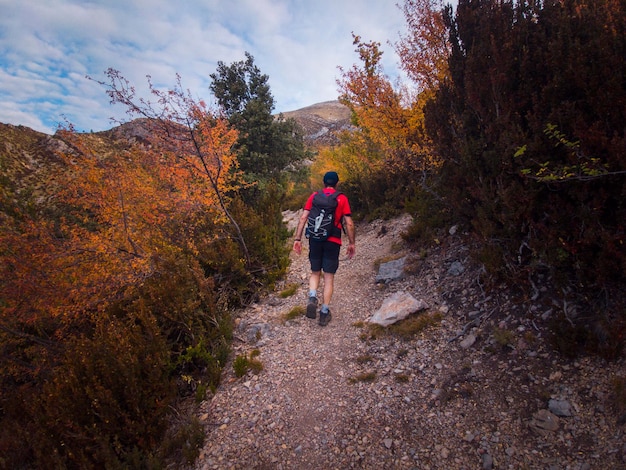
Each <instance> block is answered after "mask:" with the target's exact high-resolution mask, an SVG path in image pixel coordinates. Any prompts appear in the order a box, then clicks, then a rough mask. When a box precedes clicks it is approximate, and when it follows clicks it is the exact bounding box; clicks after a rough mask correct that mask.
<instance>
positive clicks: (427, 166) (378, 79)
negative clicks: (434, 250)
mask: <svg viewBox="0 0 626 470" xmlns="http://www.w3.org/2000/svg"><path fill="white" fill-rule="evenodd" d="M353 40H354V45H355V46H356V52H357V53H358V54H359V59H360V61H361V65H360V66H358V65H354V66H353V67H352V68H351V69H349V70H344V69H341V68H340V70H341V72H342V78H341V79H340V80H338V82H337V83H338V85H339V90H340V92H341V95H340V100H341V101H342V102H343V103H344V104H346V105H347V106H348V107H349V108H350V110H351V112H352V122H353V124H354V125H355V126H356V127H357V131H356V132H348V133H345V134H344V135H343V137H342V138H343V143H342V145H343V149H342V150H341V152H342V153H344V154H345V153H346V152H348V154H351V155H352V156H351V157H349V158H348V160H347V161H348V162H353V164H351V168H349V169H348V174H349V175H350V178H352V179H353V180H354V182H355V183H356V184H354V186H355V187H357V188H361V197H359V198H358V199H357V201H358V200H360V201H361V202H362V203H363V204H364V207H363V209H365V210H366V211H367V212H372V211H374V212H375V208H376V207H381V206H384V205H385V204H386V202H388V201H391V202H392V205H394V206H395V207H402V206H403V204H405V202H406V200H407V198H408V197H410V196H411V193H410V192H411V191H412V190H413V189H414V188H417V187H419V186H420V185H421V182H423V181H424V180H423V178H422V176H423V174H424V173H425V172H429V171H431V170H432V169H433V168H436V167H437V165H438V162H437V160H436V159H435V158H433V154H432V153H431V152H430V151H429V148H428V138H427V136H426V134H425V133H424V129H423V114H422V110H421V109H420V105H419V103H418V102H416V101H412V99H411V96H410V94H408V93H405V92H404V91H403V90H402V89H400V90H395V89H394V87H393V85H392V84H391V82H390V81H389V79H388V77H386V75H385V74H384V70H383V68H382V65H381V63H380V61H381V57H382V51H381V50H380V43H377V42H364V41H362V39H361V38H360V37H359V36H357V35H353ZM344 156H346V155H344ZM366 182H367V183H366ZM407 188H411V190H410V191H408V192H407ZM357 207H358V206H357Z"/></svg>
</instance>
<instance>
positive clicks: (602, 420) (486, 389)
mask: <svg viewBox="0 0 626 470" xmlns="http://www.w3.org/2000/svg"><path fill="white" fill-rule="evenodd" d="M408 224H410V218H408V217H402V218H398V219H396V220H393V221H388V222H382V221H375V222H373V223H371V224H368V225H360V226H358V227H357V254H356V256H355V258H354V259H352V260H346V259H344V258H345V248H343V249H342V255H341V258H342V261H341V263H340V268H339V271H338V273H337V275H336V281H335V294H334V297H333V302H332V305H331V310H332V312H333V319H332V321H331V323H330V324H329V325H328V326H327V327H320V326H319V325H318V324H317V322H316V321H313V320H310V319H307V318H306V317H304V316H301V317H298V318H297V319H295V320H290V321H285V320H284V315H285V314H286V313H288V312H289V311H290V310H291V309H292V308H293V307H294V306H296V305H302V306H304V303H305V301H306V292H307V287H308V271H309V268H308V260H307V254H308V252H307V251H306V249H305V250H304V252H303V253H302V255H301V256H297V255H295V254H293V253H292V264H291V267H290V270H289V274H288V276H287V279H286V280H285V283H284V285H289V284H292V283H296V284H298V285H299V288H298V292H297V293H296V295H295V296H293V297H289V298H287V299H281V298H280V297H279V296H278V295H277V294H275V295H271V296H269V297H268V298H265V299H263V300H262V301H261V302H260V303H259V304H258V305H254V306H252V307H251V308H249V309H247V310H245V311H244V312H242V313H241V317H240V325H239V328H238V333H237V335H238V337H239V340H238V341H236V344H235V352H234V354H233V357H235V356H236V355H237V354H243V353H248V352H250V351H251V350H253V349H258V350H259V351H260V355H259V356H258V359H259V360H260V361H261V362H262V364H263V370H262V371H261V373H259V374H258V375H254V374H248V375H247V376H245V377H243V378H236V377H235V376H234V373H233V369H232V366H231V365H229V366H228V367H227V368H226V370H225V374H224V379H223V384H222V385H221V386H220V388H219V389H218V391H217V393H216V395H215V396H213V397H211V399H210V400H208V401H206V402H205V403H204V404H203V405H202V409H201V419H202V421H203V422H204V424H205V425H206V430H207V436H206V442H205V446H204V448H203V449H202V451H201V455H200V458H199V459H198V461H197V462H196V467H195V468H197V469H202V470H206V469H230V468H233V469H334V468H337V469H346V468H366V469H381V468H393V469H396V468H397V469H404V468H406V469H411V468H419V469H439V468H441V469H443V468H446V469H475V468H487V469H488V468H515V469H517V468H555V469H566V468H570V469H580V470H582V469H584V468H590V469H592V468H626V466H624V460H623V459H624V455H626V447H624V444H623V441H624V427H623V426H621V427H620V426H619V425H617V424H616V423H615V421H616V420H615V419H614V418H611V417H610V416H611V413H612V411H611V408H610V406H609V395H610V388H611V385H610V378H611V377H616V376H620V374H621V376H624V362H623V361H621V362H619V363H617V364H611V365H606V364H601V363H599V362H598V361H595V360H593V359H584V360H581V361H577V362H573V363H572V362H567V361H560V362H559V361H555V360H553V358H552V356H551V355H550V354H549V353H548V352H547V351H546V350H545V349H544V347H543V346H541V343H542V342H543V339H542V338H541V334H540V333H535V335H536V336H538V337H539V338H538V339H539V340H540V341H539V343H538V344H537V345H535V346H531V345H525V346H523V345H522V344H520V343H519V342H518V343H517V344H516V345H515V347H514V348H507V349H506V350H504V351H503V350H496V352H493V350H492V349H490V344H492V343H493V340H490V338H489V335H488V334H487V331H489V330H490V329H491V328H493V326H494V324H496V325H500V326H503V323H502V322H503V321H504V322H505V323H504V326H506V327H507V328H509V327H510V329H511V330H512V331H514V332H519V334H520V335H522V333H523V332H524V331H527V330H525V329H526V328H528V327H527V326H526V325H524V324H523V322H521V321H519V322H516V321H515V320H511V318H512V316H511V315H510V313H513V310H514V309H515V306H514V305H512V304H510V303H509V302H508V301H507V297H506V295H502V296H499V297H497V300H496V297H495V296H493V295H492V296H491V297H488V296H486V294H485V293H484V292H482V289H481V287H480V285H479V283H478V282H477V278H478V270H479V267H474V268H472V267H471V263H470V261H469V259H468V251H467V249H466V248H465V247H464V246H463V243H462V242H461V241H460V240H457V241H456V242H455V243H450V244H444V245H442V246H441V247H440V249H437V250H435V251H433V252H432V253H430V254H429V256H428V257H427V258H425V259H421V261H420V262H419V269H416V271H415V273H414V274H413V275H409V276H407V278H406V279H404V280H402V281H398V282H396V283H393V284H391V285H389V286H378V285H376V283H375V276H376V271H375V265H376V263H377V262H380V261H381V260H384V259H389V258H391V257H398V256H400V255H402V254H404V253H403V251H402V250H403V243H402V239H401V235H400V234H401V232H402V231H403V230H404V229H405V228H406V227H407V226H408ZM454 261H456V262H461V263H462V264H463V265H464V266H466V267H467V268H466V270H465V272H464V273H463V275H460V276H457V277H454V278H451V276H449V275H447V270H448V267H449V265H450V263H451V262H454ZM399 290H403V291H408V292H410V293H411V294H412V295H413V296H414V297H416V298H419V299H423V300H425V301H426V302H427V303H429V305H430V306H431V309H430V311H431V313H432V312H441V313H442V314H443V320H442V321H441V323H440V324H439V325H438V326H436V327H434V328H431V329H429V330H426V332H424V333H422V334H419V335H417V336H416V337H414V338H413V339H411V340H399V339H395V338H392V337H382V338H377V339H375V340H372V339H365V338H364V332H365V331H366V330H365V328H364V327H363V326H362V322H364V321H366V320H367V319H368V318H369V317H370V316H371V315H372V313H373V312H374V311H375V310H376V309H378V308H379V307H380V305H381V304H382V301H383V300H384V298H385V297H387V296H388V295H390V294H391V293H392V292H395V291H399ZM278 291H280V288H278V289H277V293H278ZM494 302H496V303H495V304H494ZM494 305H495V307H494ZM495 310H497V311H495ZM471 312H483V313H481V316H480V317H479V318H483V319H484V321H483V322H482V323H480V322H477V323H476V326H475V327H474V328H471V329H467V330H466V332H465V334H464V335H459V333H460V332H461V331H462V330H463V328H464V327H465V326H466V325H467V320H468V318H469V317H468V314H469V313H471ZM489 312H491V313H489ZM494 312H495V313H494ZM503 319H504V320H503ZM506 322H509V323H508V324H507V323H506ZM251 327H253V328H252V331H256V330H255V328H256V329H258V330H259V331H261V333H260V334H258V335H254V334H252V335H251V337H248V336H247V333H246V332H249V331H251ZM469 334H472V335H474V337H475V338H477V340H476V343H475V344H474V345H473V346H471V347H468V348H465V347H461V346H460V345H459V343H460V341H461V340H463V339H465V338H466V337H467V336H468V335H469ZM457 336H458V339H457V340H455V341H450V340H451V338H454V337H457ZM489 341H491V343H490V342H489ZM524 348H525V349H524ZM601 367H604V370H602V369H600V368H601ZM366 377H370V378H371V379H372V380H365V378H366ZM559 394H560V395H559ZM557 395H558V396H563V397H564V398H567V399H568V400H570V402H571V403H572V404H573V406H574V407H575V408H576V413H575V417H572V418H571V419H570V418H561V424H560V427H559V430H558V431H555V432H551V433H548V434H547V435H546V436H538V435H536V434H534V433H533V432H532V431H531V430H530V428H529V422H530V420H531V419H532V414H533V413H534V412H536V411H537V410H539V409H542V408H545V407H546V399H547V398H548V397H549V396H557Z"/></svg>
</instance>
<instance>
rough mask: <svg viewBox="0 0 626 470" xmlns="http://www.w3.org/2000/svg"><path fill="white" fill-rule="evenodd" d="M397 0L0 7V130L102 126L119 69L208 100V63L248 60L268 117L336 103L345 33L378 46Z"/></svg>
mask: <svg viewBox="0 0 626 470" xmlns="http://www.w3.org/2000/svg"><path fill="white" fill-rule="evenodd" d="M395 4H396V1H395V0H352V1H350V2H342V1H338V0H316V1H307V0H232V1H225V0H186V1H181V2H172V1H170V0H124V1H121V0H95V1H91V2H84V1H81V0H23V1H22V2H15V1H14V0H0V9H1V10H2V12H3V14H2V17H1V18H0V84H1V86H0V103H2V109H0V122H9V123H13V124H23V125H27V126H28V127H32V128H34V129H36V130H39V131H42V132H46V133H52V132H54V131H55V129H56V126H57V124H58V123H59V122H60V121H62V120H63V116H65V117H66V118H67V119H68V120H69V121H70V122H72V123H74V124H75V125H76V127H77V128H78V129H81V130H96V131H97V130H104V129H108V128H110V127H111V121H110V119H109V118H110V117H116V118H123V117H124V111H125V110H124V109H121V108H120V107H112V106H111V105H110V104H109V99H108V96H107V95H106V93H105V90H104V89H103V88H102V87H101V86H99V85H98V84H97V83H95V82H93V81H90V80H87V79H86V78H85V76H86V75H89V76H91V77H93V78H95V79H103V78H104V71H105V70H106V69H108V68H109V67H112V68H115V69H117V70H119V71H120V72H121V73H122V74H123V75H124V76H125V77H126V78H128V79H129V80H130V81H131V83H133V84H134V85H135V86H136V87H137V89H138V91H139V92H140V93H147V90H146V88H147V87H146V75H150V76H151V77H152V79H153V81H154V83H155V84H157V85H158V86H162V87H171V86H173V85H174V81H175V76H176V74H177V73H178V74H180V75H181V77H182V81H183V86H184V87H185V88H188V89H190V90H191V91H192V93H193V94H194V95H195V96H198V97H203V98H205V99H208V98H210V92H209V84H210V77H209V76H210V74H211V73H214V72H215V70H216V68H217V63H218V61H222V62H224V63H226V64H231V63H232V62H235V61H240V60H244V58H245V57H244V53H245V52H246V51H247V52H250V53H251V54H252V55H253V56H254V58H255V64H256V65H257V66H258V67H259V68H260V70H261V72H263V73H265V74H267V75H269V77H270V86H271V91H272V94H273V95H274V98H275V101H276V111H278V112H279V111H290V110H293V109H298V108H301V107H304V106H308V105H310V104H314V103H316V102H320V101H326V100H332V99H336V98H337V95H338V91H337V85H336V79H337V78H338V77H339V71H338V69H337V67H338V66H343V67H344V68H349V67H350V66H351V65H352V64H353V63H355V62H357V60H358V57H357V55H356V53H355V52H354V46H353V44H352V36H351V33H352V32H354V33H355V34H358V35H360V36H361V37H362V38H363V40H365V41H370V40H373V41H378V42H380V43H381V44H382V49H383V50H384V52H385V55H384V56H383V59H384V62H383V63H384V66H385V69H386V70H387V72H388V73H390V74H392V75H393V74H396V73H397V58H396V57H395V53H394V51H393V48H392V47H390V46H388V45H387V42H388V41H393V42H395V41H397V39H398V33H399V32H400V30H401V29H402V28H403V27H404V26H403V21H404V20H403V17H402V13H401V12H400V10H399V9H398V8H397V6H396V5H395Z"/></svg>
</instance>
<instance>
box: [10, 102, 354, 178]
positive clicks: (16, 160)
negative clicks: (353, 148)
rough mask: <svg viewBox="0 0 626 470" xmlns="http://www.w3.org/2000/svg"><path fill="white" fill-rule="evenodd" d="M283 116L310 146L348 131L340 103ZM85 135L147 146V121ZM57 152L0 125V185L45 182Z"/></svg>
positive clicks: (38, 138)
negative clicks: (294, 121)
mask: <svg viewBox="0 0 626 470" xmlns="http://www.w3.org/2000/svg"><path fill="white" fill-rule="evenodd" d="M282 115H283V117H285V118H293V119H295V120H296V122H298V124H300V125H301V126H302V128H303V129H304V139H305V142H306V143H307V144H308V145H312V146H320V145H332V144H336V143H338V142H339V139H338V137H337V134H338V132H340V131H342V130H346V129H350V127H351V124H350V110H349V109H348V107H346V106H344V105H343V104H341V103H340V102H339V101H326V102H323V103H317V104H314V105H311V106H307V107H305V108H302V109H298V110H295V111H288V112H285V113H282ZM87 135H89V136H90V138H92V139H96V140H97V141H98V142H100V144H101V146H102V149H103V150H106V149H107V148H109V149H110V148H113V146H118V147H119V146H120V145H122V146H125V145H128V144H129V143H132V142H140V143H144V144H149V142H150V126H149V125H148V122H147V120H146V119H135V120H133V121H130V122H127V123H124V124H121V125H119V126H116V127H113V128H112V129H110V130H107V131H102V132H95V133H92V134H87ZM87 135H86V136H87ZM58 150H62V151H65V152H67V151H71V149H70V146H68V145H67V143H66V142H64V141H63V140H62V139H61V138H60V136H59V135H54V136H50V135H47V134H44V133H41V132H37V131H34V130H32V129H30V128H28V127H25V126H15V125H12V124H2V123H0V183H3V184H7V185H13V184H15V183H16V182H17V181H22V183H23V182H24V181H25V180H33V179H34V180H39V179H40V178H45V176H44V175H45V174H46V172H47V169H48V168H49V167H50V165H55V164H62V162H61V159H60V158H59V157H58V156H57V155H56V154H55V151H58ZM38 183H39V184H43V182H41V181H39V182H38Z"/></svg>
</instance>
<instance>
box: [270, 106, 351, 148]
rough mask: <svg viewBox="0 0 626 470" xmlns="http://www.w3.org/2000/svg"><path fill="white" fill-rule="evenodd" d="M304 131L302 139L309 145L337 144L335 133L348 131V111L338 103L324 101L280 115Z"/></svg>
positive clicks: (349, 125)
mask: <svg viewBox="0 0 626 470" xmlns="http://www.w3.org/2000/svg"><path fill="white" fill-rule="evenodd" d="M282 115H283V116H284V117H285V118H293V119H295V120H296V122H298V124H300V125H301V126H302V128H303V129H304V139H305V141H306V143H308V144H311V145H330V144H336V143H338V141H339V140H338V138H337V133H338V132H339V131H342V130H346V129H350V127H351V124H350V110H349V109H348V107H347V106H345V105H343V104H341V103H340V102H339V101H325V102H323V103H317V104H314V105H311V106H307V107H306V108H302V109H298V110H295V111H288V112H285V113H282Z"/></svg>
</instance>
